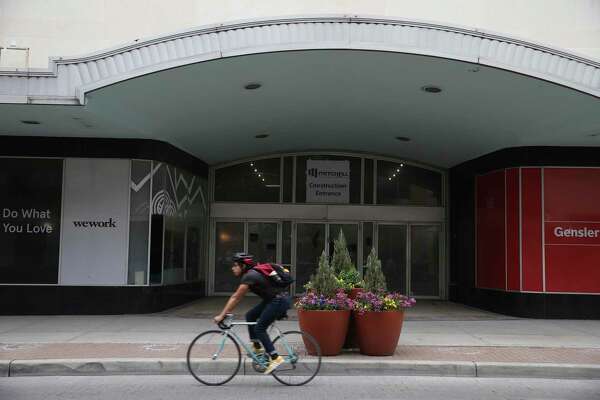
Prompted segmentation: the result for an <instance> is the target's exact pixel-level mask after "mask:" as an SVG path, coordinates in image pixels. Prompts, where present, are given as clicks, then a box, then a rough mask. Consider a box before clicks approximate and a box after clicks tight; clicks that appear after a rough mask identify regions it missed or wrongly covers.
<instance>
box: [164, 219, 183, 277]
mask: <svg viewBox="0 0 600 400" xmlns="http://www.w3.org/2000/svg"><path fill="white" fill-rule="evenodd" d="M164 237H165V242H164V261H163V284H165V285H167V284H173V283H182V282H183V281H184V279H185V278H184V268H183V263H184V261H183V257H184V256H183V254H184V246H185V222H184V220H183V218H179V217H169V216H167V217H165V236H164Z"/></svg>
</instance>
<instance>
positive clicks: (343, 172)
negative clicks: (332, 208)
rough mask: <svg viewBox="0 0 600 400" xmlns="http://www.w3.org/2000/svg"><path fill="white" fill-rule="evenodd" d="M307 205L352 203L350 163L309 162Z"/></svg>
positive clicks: (307, 167)
mask: <svg viewBox="0 0 600 400" xmlns="http://www.w3.org/2000/svg"><path fill="white" fill-rule="evenodd" d="M306 202H307V203H345V204H347V203H350V161H347V160H346V161H330V160H307V161H306Z"/></svg>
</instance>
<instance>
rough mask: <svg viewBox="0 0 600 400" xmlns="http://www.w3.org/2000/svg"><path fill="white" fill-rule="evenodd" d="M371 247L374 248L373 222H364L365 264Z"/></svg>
mask: <svg viewBox="0 0 600 400" xmlns="http://www.w3.org/2000/svg"><path fill="white" fill-rule="evenodd" d="M371 249H373V223H372V222H363V265H366V264H367V257H369V254H370V253H371Z"/></svg>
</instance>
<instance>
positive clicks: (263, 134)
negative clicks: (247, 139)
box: [254, 133, 269, 139]
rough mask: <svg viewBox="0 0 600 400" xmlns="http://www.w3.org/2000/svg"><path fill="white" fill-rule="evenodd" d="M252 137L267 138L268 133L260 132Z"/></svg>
mask: <svg viewBox="0 0 600 400" xmlns="http://www.w3.org/2000/svg"><path fill="white" fill-rule="evenodd" d="M254 137H255V138H257V139H264V138H268V137H269V135H268V134H267V133H261V134H260V135H256V136H254Z"/></svg>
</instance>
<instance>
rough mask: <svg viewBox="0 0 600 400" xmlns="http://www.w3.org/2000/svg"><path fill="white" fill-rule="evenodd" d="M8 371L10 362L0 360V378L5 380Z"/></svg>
mask: <svg viewBox="0 0 600 400" xmlns="http://www.w3.org/2000/svg"><path fill="white" fill-rule="evenodd" d="M9 369H10V360H0V377H2V378H5V377H7V376H8V371H9Z"/></svg>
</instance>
